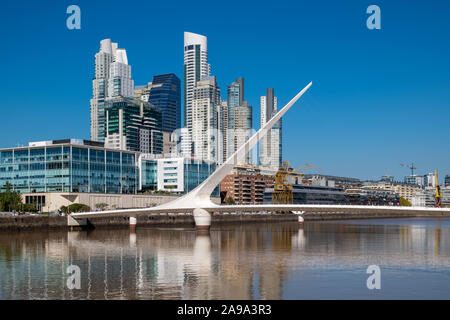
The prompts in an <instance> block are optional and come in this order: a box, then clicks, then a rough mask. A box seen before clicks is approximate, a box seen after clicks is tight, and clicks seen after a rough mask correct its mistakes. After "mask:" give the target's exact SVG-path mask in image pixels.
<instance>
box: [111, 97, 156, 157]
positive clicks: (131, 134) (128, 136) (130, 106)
mask: <svg viewBox="0 0 450 320" xmlns="http://www.w3.org/2000/svg"><path fill="white" fill-rule="evenodd" d="M161 118H162V117H161V110H160V109H159V108H158V107H155V106H153V105H152V104H151V103H149V102H145V101H142V100H136V99H134V98H126V97H116V98H112V99H109V100H108V101H107V102H106V106H105V121H106V124H105V133H106V135H105V147H107V148H112V149H120V150H130V151H139V152H144V153H152V154H161V153H162V152H163V137H162V131H161V122H162V121H161Z"/></svg>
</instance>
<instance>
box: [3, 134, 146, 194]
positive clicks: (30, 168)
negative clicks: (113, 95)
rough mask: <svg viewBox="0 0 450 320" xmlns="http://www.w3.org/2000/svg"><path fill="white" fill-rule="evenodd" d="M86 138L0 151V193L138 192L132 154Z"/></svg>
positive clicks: (134, 158) (134, 159)
mask: <svg viewBox="0 0 450 320" xmlns="http://www.w3.org/2000/svg"><path fill="white" fill-rule="evenodd" d="M101 145H102V144H100V143H93V142H91V141H86V140H84V141H83V140H75V139H67V140H59V141H46V142H42V143H35V144H32V143H31V144H30V145H29V146H28V147H20V148H14V149H2V150H0V192H1V191H4V190H5V185H6V183H7V182H8V183H10V184H11V186H12V189H13V190H15V191H19V192H21V193H35V192H90V193H127V194H134V193H137V191H138V177H137V174H138V167H137V162H136V153H133V152H128V151H119V150H109V149H105V148H103V147H102V146H101Z"/></svg>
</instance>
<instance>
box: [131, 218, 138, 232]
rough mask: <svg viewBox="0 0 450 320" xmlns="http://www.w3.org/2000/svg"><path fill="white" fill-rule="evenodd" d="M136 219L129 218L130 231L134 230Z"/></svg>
mask: <svg viewBox="0 0 450 320" xmlns="http://www.w3.org/2000/svg"><path fill="white" fill-rule="evenodd" d="M136 223H137V218H136V217H133V216H130V229H131V230H134V229H135V228H136Z"/></svg>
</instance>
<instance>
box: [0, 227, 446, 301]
mask: <svg viewBox="0 0 450 320" xmlns="http://www.w3.org/2000/svg"><path fill="white" fill-rule="evenodd" d="M383 221H384V222H383ZM449 234H450V219H437V220H431V219H415V220H414V219H412V220H404V221H402V220H397V224H395V223H393V221H392V220H391V221H387V220H382V221H374V222H368V221H360V222H358V221H352V222H314V223H306V224H305V225H304V228H302V229H299V228H298V225H297V224H296V223H292V224H291V223H287V224H286V223H277V224H252V225H240V226H239V225H237V226H236V225H232V226H229V227H220V228H216V229H213V230H211V232H210V234H207V235H205V234H197V233H196V231H194V230H186V229H143V228H137V230H136V232H130V231H129V230H93V231H79V232H50V233H49V232H20V233H2V234H0V299H282V298H291V297H292V298H296V297H297V294H298V295H301V294H306V293H305V292H301V291H302V290H306V289H305V288H302V287H295V288H294V289H293V290H294V291H293V293H292V292H291V291H292V289H290V291H289V290H288V291H289V292H291V293H290V294H286V292H285V291H286V290H285V289H286V286H287V285H288V284H290V283H291V282H295V281H296V280H298V279H299V277H300V278H302V279H304V278H305V277H308V274H310V273H311V272H317V271H320V270H322V271H325V272H329V271H330V270H338V271H341V272H342V273H345V272H354V271H355V270H357V271H358V272H359V271H360V270H365V269H364V268H366V267H367V266H368V265H369V264H379V265H381V266H385V267H387V268H391V269H396V270H402V269H405V270H409V272H411V270H444V271H448V270H450V259H449V256H450V241H449V240H450V237H449ZM71 264H74V265H77V266H79V267H80V269H81V277H82V279H81V289H80V290H69V289H68V288H67V286H66V281H67V278H68V274H67V273H66V269H67V266H68V265H71ZM298 272H301V274H300V275H299V273H298ZM308 272H309V273H308ZM363 276H364V275H363ZM343 285H345V283H344V280H343ZM443 285H444V286H446V287H444V288H443V290H444V292H446V293H449V292H448V291H446V288H447V289H448V285H445V284H443ZM322 289H323V290H326V288H322ZM300 293H301V294H300ZM337 298H339V296H338V297H337Z"/></svg>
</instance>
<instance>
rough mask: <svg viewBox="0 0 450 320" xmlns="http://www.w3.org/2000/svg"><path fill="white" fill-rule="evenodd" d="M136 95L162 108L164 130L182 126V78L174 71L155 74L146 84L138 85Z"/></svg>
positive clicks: (172, 129) (167, 130) (169, 130)
mask: <svg viewBox="0 0 450 320" xmlns="http://www.w3.org/2000/svg"><path fill="white" fill-rule="evenodd" d="M134 95H135V97H136V98H140V99H141V100H143V101H147V102H150V103H151V104H153V105H154V106H155V107H158V108H160V109H161V112H162V130H163V131H164V132H169V133H172V132H173V131H174V130H176V129H178V128H181V87H180V79H179V78H178V77H177V76H176V75H175V74H174V73H169V74H161V75H156V76H154V77H153V81H152V82H149V83H148V84H147V85H146V86H139V87H136V88H135V91H134Z"/></svg>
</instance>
